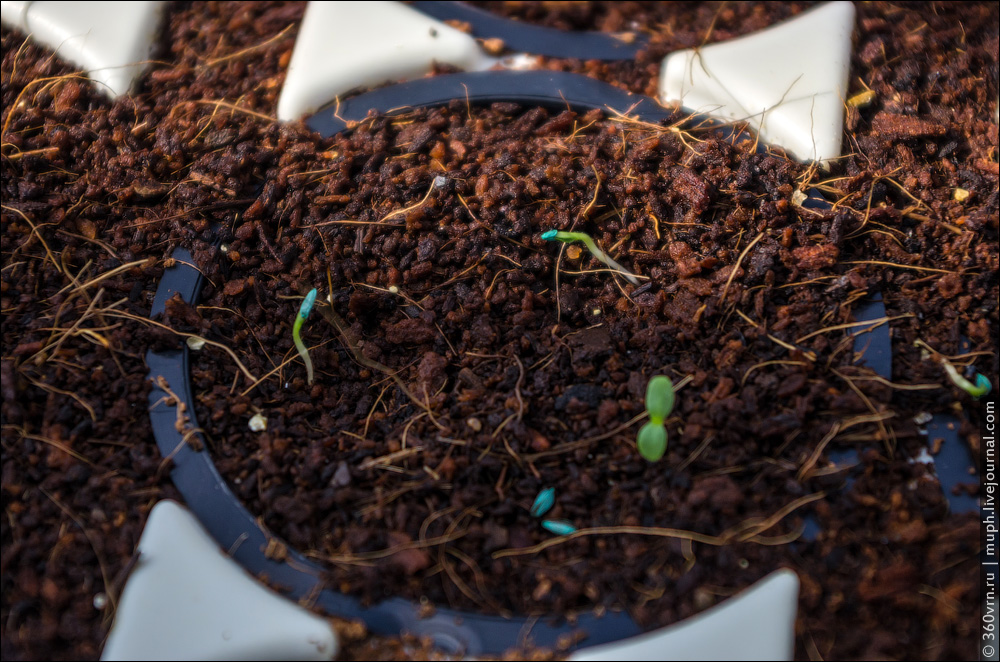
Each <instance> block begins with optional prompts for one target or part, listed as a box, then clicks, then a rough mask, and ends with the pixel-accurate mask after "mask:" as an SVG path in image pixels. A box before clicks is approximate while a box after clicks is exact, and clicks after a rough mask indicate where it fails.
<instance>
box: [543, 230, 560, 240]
mask: <svg viewBox="0 0 1000 662" xmlns="http://www.w3.org/2000/svg"><path fill="white" fill-rule="evenodd" d="M557 234H559V231H558V230H549V231H548V232H543V233H542V239H544V240H545V241H555V240H556V235H557Z"/></svg>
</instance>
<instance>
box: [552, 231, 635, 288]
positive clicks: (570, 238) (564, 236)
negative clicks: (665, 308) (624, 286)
mask: <svg viewBox="0 0 1000 662" xmlns="http://www.w3.org/2000/svg"><path fill="white" fill-rule="evenodd" d="M542 239H544V240H545V241H561V242H563V243H564V244H568V243H571V242H574V241H582V242H583V245H584V246H586V247H587V250H589V251H590V254H591V255H593V256H594V257H595V258H597V261H598V262H602V263H604V264H606V265H608V266H609V267H611V268H612V269H614V270H615V271H617V272H618V273H620V274H621V275H622V276H624V277H625V279H626V280H627V281H628V282H630V283H632V284H633V285H638V284H639V279H638V278H636V277H635V274H633V273H632V272H631V271H629V270H628V269H626V268H625V267H623V266H622V265H620V264H618V263H617V262H615V261H614V260H612V259H611V257H610V256H609V255H608V254H607V253H605V252H604V251H602V250H601V249H600V248H598V247H597V244H595V243H594V240H593V239H591V238H590V235H589V234H587V233H586V232H562V231H560V230H549V231H548V232H544V233H542Z"/></svg>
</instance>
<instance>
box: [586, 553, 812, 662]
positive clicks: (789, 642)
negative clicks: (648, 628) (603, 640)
mask: <svg viewBox="0 0 1000 662" xmlns="http://www.w3.org/2000/svg"><path fill="white" fill-rule="evenodd" d="M798 595H799V578H798V577H797V576H796V575H795V573H794V572H792V571H791V570H778V571H777V572H773V573H771V574H770V575H768V576H767V577H765V578H764V579H762V580H760V581H759V582H757V583H756V584H754V585H753V586H751V587H750V588H748V589H746V590H745V591H743V592H742V593H740V594H739V595H736V596H734V597H732V598H730V599H728V600H726V601H725V602H724V603H722V604H720V605H719V606H717V607H713V608H712V609H710V610H708V611H706V612H705V613H703V614H699V615H698V616H694V617H692V618H690V619H688V620H686V621H683V622H682V623H679V624H677V625H672V626H670V627H667V628H664V629H662V630H659V631H657V632H651V633H649V634H644V635H640V636H638V637H632V638H631V639H625V640H623V641H620V642H616V643H613V644H604V645H601V646H594V647H592V648H584V649H583V650H581V651H579V652H577V653H574V654H573V655H572V656H571V657H570V658H569V659H570V660H577V661H579V662H584V661H587V662H590V661H595V662H596V661H598V660H791V659H792V656H793V654H794V652H795V614H796V611H797V609H798Z"/></svg>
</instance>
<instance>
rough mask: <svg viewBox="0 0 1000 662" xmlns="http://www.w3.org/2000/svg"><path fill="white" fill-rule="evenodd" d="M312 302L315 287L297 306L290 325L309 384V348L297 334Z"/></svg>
mask: <svg viewBox="0 0 1000 662" xmlns="http://www.w3.org/2000/svg"><path fill="white" fill-rule="evenodd" d="M314 303H316V288H315V287H314V288H312V289H311V290H309V294H307V295H306V298H305V299H303V300H302V305H301V306H299V314H298V315H296V316H295V323H294V324H293V325H292V340H293V341H295V349H297V350H299V356H301V357H302V361H303V362H304V363H305V364H306V374H307V375H308V376H309V384H312V383H313V364H312V359H310V358H309V349H308V348H307V347H306V345H305V343H304V342H302V336H301V335H299V334H300V333H301V331H302V324H303V323H304V322H305V321H306V318H308V317H309V313H310V312H312V307H313V304H314Z"/></svg>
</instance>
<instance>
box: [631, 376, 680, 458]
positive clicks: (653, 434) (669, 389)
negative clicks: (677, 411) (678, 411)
mask: <svg viewBox="0 0 1000 662" xmlns="http://www.w3.org/2000/svg"><path fill="white" fill-rule="evenodd" d="M674 399H675V396H674V383H673V382H672V381H670V378H669V377H664V376H663V375H657V376H656V377H653V378H652V379H650V380H649V384H648V385H647V386H646V411H647V412H648V413H649V420H648V421H647V422H646V424H645V425H643V426H642V428H641V429H640V430H639V436H638V437H636V445H637V446H638V447H639V454H640V455H642V456H643V457H644V458H646V459H647V460H649V461H650V462H656V461H657V460H659V459H660V458H661V457H663V453H664V452H666V450H667V428H666V425H664V422H665V421H666V420H667V416H670V412H671V411H673V409H674Z"/></svg>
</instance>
